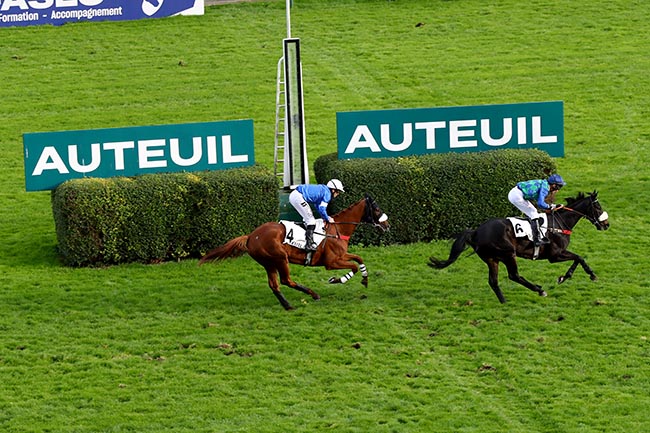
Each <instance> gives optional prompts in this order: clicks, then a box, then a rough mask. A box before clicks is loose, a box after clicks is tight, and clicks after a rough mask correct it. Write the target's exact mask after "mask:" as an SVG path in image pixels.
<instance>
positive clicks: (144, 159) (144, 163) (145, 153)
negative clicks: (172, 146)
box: [138, 138, 167, 168]
mask: <svg viewBox="0 0 650 433" xmlns="http://www.w3.org/2000/svg"><path fill="white" fill-rule="evenodd" d="M165 144H166V143H165V139H164V138H159V139H156V140H140V141H138V162H139V163H140V168H162V167H167V161H165V160H164V159H163V160H158V161H151V160H150V158H155V157H161V158H164V157H165V151H164V149H153V150H150V148H151V147H156V146H164V145H165Z"/></svg>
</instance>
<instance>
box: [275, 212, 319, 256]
mask: <svg viewBox="0 0 650 433" xmlns="http://www.w3.org/2000/svg"><path fill="white" fill-rule="evenodd" d="M280 223H281V224H282V225H284V228H285V235H284V241H283V242H282V243H284V244H289V245H291V246H292V247H296V248H300V249H301V250H304V249H305V232H306V230H305V224H304V223H302V222H295V221H285V220H280ZM323 226H324V224H323V220H322V219H317V220H316V229H315V230H314V243H316V245H317V246H318V245H320V243H321V242H322V241H323V239H325V230H324V227H323Z"/></svg>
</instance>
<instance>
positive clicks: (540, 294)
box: [539, 290, 548, 298]
mask: <svg viewBox="0 0 650 433" xmlns="http://www.w3.org/2000/svg"><path fill="white" fill-rule="evenodd" d="M539 296H541V297H542V298H545V297H547V296H548V294H547V293H546V292H545V291H543V290H542V291H541V292H539Z"/></svg>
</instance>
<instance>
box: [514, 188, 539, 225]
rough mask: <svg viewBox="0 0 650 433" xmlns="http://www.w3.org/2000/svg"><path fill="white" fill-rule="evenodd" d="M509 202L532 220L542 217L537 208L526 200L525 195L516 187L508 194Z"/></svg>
mask: <svg viewBox="0 0 650 433" xmlns="http://www.w3.org/2000/svg"><path fill="white" fill-rule="evenodd" d="M508 200H510V203H512V204H513V205H514V206H515V207H516V208H517V209H519V210H520V211H522V212H523V213H524V214H525V215H526V216H527V217H528V218H530V219H531V220H532V219H536V218H540V217H541V215H540V214H539V212H537V208H536V207H535V206H533V204H532V203H531V202H529V201H528V200H526V199H525V198H524V193H523V192H522V191H521V190H520V189H519V188H517V187H516V186H515V187H514V188H512V189H511V190H510V192H509V193H508Z"/></svg>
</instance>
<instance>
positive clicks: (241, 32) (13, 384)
mask: <svg viewBox="0 0 650 433" xmlns="http://www.w3.org/2000/svg"><path fill="white" fill-rule="evenodd" d="M284 5H285V2H284V1H280V0H276V1H270V2H255V3H242V4H231V5H225V6H214V7H209V8H207V9H206V14H205V15H204V16H201V17H176V18H171V19H159V20H147V21H137V22H123V23H95V24H88V23H86V24H68V25H65V26H62V27H32V28H16V29H3V30H2V31H1V32H0V33H1V36H2V44H0V45H1V46H0V74H1V76H2V77H3V79H4V85H3V86H1V87H0V100H1V101H2V106H1V108H0V115H1V118H2V122H0V148H1V149H2V152H0V170H1V173H2V175H1V176H0V212H1V215H2V224H0V234H1V236H0V335H1V336H2V337H1V338H0V429H1V430H3V431H7V432H48V431H49V432H80V433H81V432H169V431H176V432H190V431H193V432H256V433H258V432H289V431H304V432H311V431H336V432H364V433H365V432H443V431H445V432H446V431H448V432H481V433H484V432H503V431H509V432H545V433H546V432H558V433H559V432H562V433H564V432H576V433H577V432H626V433H627V432H641V431H648V430H650V421H648V418H647V416H646V415H645V411H646V409H647V407H648V406H649V405H650V397H649V396H648V393H647V390H648V389H649V388H650V383H649V382H650V367H648V365H650V345H649V343H648V338H649V337H650V319H648V312H649V311H650V308H649V307H650V305H649V301H648V296H647V293H648V289H649V287H650V284H649V283H648V278H647V276H648V271H649V270H650V266H649V265H648V260H647V251H648V250H649V248H650V241H649V240H648V237H647V233H648V230H649V229H650V224H649V223H648V216H647V215H648V212H649V210H650V209H649V205H648V202H647V200H645V195H646V192H647V191H648V189H650V185H649V184H648V181H649V178H650V176H649V175H648V173H649V171H648V168H647V167H648V165H649V163H650V152H649V151H648V141H649V138H650V126H649V123H648V122H647V117H648V107H650V96H649V95H650V93H649V92H648V91H647V89H648V88H650V78H648V75H647V71H648V70H649V69H650V57H648V55H647V53H648V52H649V49H650V43H649V42H648V38H647V34H648V31H649V30H650V28H649V26H650V25H649V24H648V23H649V22H650V6H649V5H647V4H646V3H645V2H629V1H609V2H604V1H600V0H598V1H593V2H589V3H585V2H577V1H567V2H550V1H548V2H535V3H534V4H529V2H520V1H515V0H506V1H502V2H484V1H434V0H408V1H407V0H393V1H385V0H356V1H355V0H336V1H334V0H333V1H328V2H323V1H321V0H295V1H294V8H293V9H292V34H293V36H295V37H300V38H301V48H302V55H303V59H302V60H303V74H304V90H305V108H306V129H307V145H308V151H309V159H310V162H313V161H314V160H315V159H316V158H317V157H318V156H320V155H323V154H327V153H332V152H335V151H336V124H335V113H336V112H337V111H350V110H370V109H384V108H411V107H412V108H417V107H439V106H455V105H474V104H492V103H517V102H529V101H548V100H563V101H564V104H565V133H566V134H565V139H566V145H565V150H566V156H565V157H564V158H560V159H558V160H557V164H558V167H559V168H560V173H561V174H562V175H563V177H564V178H565V179H566V180H567V182H568V183H569V185H568V186H567V187H566V189H565V190H564V191H563V192H566V194H567V195H575V194H576V193H577V192H578V191H592V190H594V189H597V190H598V191H599V197H600V199H601V202H602V204H603V206H604V208H605V209H606V210H607V211H608V212H609V214H610V221H611V223H612V227H611V229H610V230H609V231H607V232H598V231H596V230H595V228H594V227H592V226H591V225H590V224H589V223H587V222H586V221H583V222H581V223H580V224H579V225H578V226H577V228H576V230H575V233H574V235H573V237H572V243H571V247H570V249H571V250H572V251H575V252H577V253H579V254H582V255H583V256H584V257H585V258H586V260H587V261H588V263H589V264H590V266H591V267H592V268H593V269H594V271H595V272H596V274H597V275H598V276H599V280H598V281H596V282H592V281H590V280H589V278H588V277H587V276H586V275H585V274H584V273H583V272H582V270H581V269H578V270H577V271H576V273H575V274H574V277H573V278H572V279H571V280H569V281H567V282H565V283H564V284H562V285H559V286H558V285H557V284H556V283H555V280H556V278H557V277H558V276H559V275H561V274H563V273H564V272H565V271H566V269H567V267H568V264H550V263H547V262H531V261H520V270H521V273H522V274H523V275H525V276H526V277H527V278H529V279H530V280H532V281H534V282H536V283H539V284H541V285H543V286H544V288H545V289H546V290H547V291H548V292H549V296H548V297H547V298H541V297H538V296H537V295H535V294H534V293H532V292H530V291H528V290H526V289H525V288H523V287H520V286H516V285H515V284H514V283H512V282H510V281H508V280H507V279H506V277H505V272H504V270H502V275H501V284H502V287H503V289H504V293H505V296H506V298H507V299H508V301H509V302H508V303H507V304H505V305H500V304H499V303H498V301H497V299H496V297H495V296H494V294H493V293H492V292H491V290H490V289H489V287H488V284H487V269H486V267H485V265H484V264H483V263H482V262H481V261H480V260H479V259H478V258H477V257H476V256H468V257H462V258H461V259H460V260H459V261H458V262H457V263H455V264H454V265H453V266H452V267H450V268H447V269H444V270H441V271H435V270H432V269H430V268H428V267H427V266H426V261H427V258H428V256H429V255H436V256H439V257H444V256H446V254H447V253H448V251H449V245H448V244H447V242H445V241H440V242H433V243H431V244H414V245H394V246H389V247H369V248H361V247H353V250H354V252H357V253H359V254H361V255H362V256H363V257H364V258H365V260H366V263H367V265H368V270H369V272H370V285H369V287H368V288H367V289H366V288H364V287H363V286H361V285H360V283H359V282H360V277H359V276H355V277H354V278H353V279H352V280H351V281H350V282H349V283H348V284H346V285H345V286H330V285H328V284H327V279H328V278H329V277H330V276H332V275H337V276H338V275H339V273H337V272H331V271H326V270H324V269H315V268H303V267H300V266H294V267H293V268H292V274H293V277H294V279H295V280H297V281H299V282H300V283H302V284H305V285H307V286H309V287H311V288H313V289H314V290H316V291H317V292H318V293H319V294H320V295H321V296H322V300H321V301H320V302H314V301H312V300H311V299H310V298H309V297H306V298H305V297H304V296H303V295H302V294H301V293H298V292H295V291H291V290H290V289H285V290H284V293H285V295H286V296H287V298H288V300H289V301H290V302H291V303H292V304H293V305H294V306H296V307H297V309H296V310H295V311H292V312H289V313H287V312H285V311H283V310H282V308H281V306H280V305H279V304H278V302H277V300H276V299H275V297H274V296H273V295H272V294H271V292H270V290H269V289H268V287H267V286H266V276H265V273H264V271H263V269H262V268H261V267H259V266H257V265H256V264H255V263H254V262H253V261H252V260H251V259H250V258H248V257H244V258H241V259H237V260H234V261H229V262H225V263H222V264H220V265H217V266H203V267H200V268H198V267H197V266H196V261H195V260H189V261H183V262H179V263H164V264H161V265H151V266H145V265H139V264H132V265H125V266H117V267H111V268H101V269H71V268H66V267H62V266H61V265H60V264H59V262H58V259H57V256H56V250H55V246H56V236H55V233H54V222H53V218H52V213H51V207H50V196H49V193H47V192H38V193H27V192H25V190H24V173H23V162H22V161H23V155H22V134H23V133H25V132H41V131H58V130H70V129H88V128H105V127H122V126H132V125H147V124H166V123H182V122H200V121H214V120H230V119H240V118H252V119H254V121H255V136H256V159H257V161H258V162H260V163H261V164H264V165H267V166H269V167H272V162H273V161H272V159H273V133H274V120H275V119H274V116H275V106H274V104H275V79H276V76H275V74H276V64H277V60H278V59H279V57H280V56H281V47H282V38H284V37H285V36H286V22H285V10H284ZM417 23H423V24H424V25H421V26H418V27H416V24H417ZM181 62H182V65H180V64H179V63H181ZM476 193H477V194H480V193H481V192H480V191H477V192H476ZM468 199H471V197H469V198H468ZM503 199H504V200H506V198H505V197H504V198H503Z"/></svg>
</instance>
